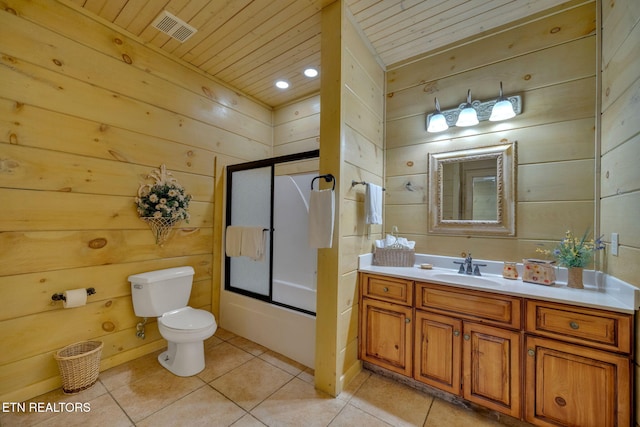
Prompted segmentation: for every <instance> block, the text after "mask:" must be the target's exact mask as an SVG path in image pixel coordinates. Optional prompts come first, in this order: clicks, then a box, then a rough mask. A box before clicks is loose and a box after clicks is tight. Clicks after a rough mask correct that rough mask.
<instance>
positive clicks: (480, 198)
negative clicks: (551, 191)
mask: <svg viewBox="0 0 640 427" xmlns="http://www.w3.org/2000/svg"><path fill="white" fill-rule="evenodd" d="M515 152H516V144H515V142H513V143H508V144H502V145H495V146H490V147H480V148H470V149H466V150H458V151H449V152H445V153H430V154H429V232H430V233H435V234H460V235H474V234H480V235H501V236H505V235H506V236H513V235H515V231H516V230H515V188H516V183H515V178H516V176H515V170H516V155H515Z"/></svg>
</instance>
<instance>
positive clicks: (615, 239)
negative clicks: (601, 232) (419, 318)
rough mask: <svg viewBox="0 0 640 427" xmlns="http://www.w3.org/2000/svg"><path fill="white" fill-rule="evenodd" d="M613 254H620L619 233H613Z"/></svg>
mask: <svg viewBox="0 0 640 427" xmlns="http://www.w3.org/2000/svg"><path fill="white" fill-rule="evenodd" d="M611 255H613V256H618V233H611Z"/></svg>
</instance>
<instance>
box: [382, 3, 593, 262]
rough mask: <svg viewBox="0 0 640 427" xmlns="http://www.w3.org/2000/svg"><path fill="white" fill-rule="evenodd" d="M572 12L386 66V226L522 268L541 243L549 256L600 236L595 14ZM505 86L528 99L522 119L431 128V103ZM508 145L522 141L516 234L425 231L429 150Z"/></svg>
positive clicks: (576, 8) (422, 246)
mask: <svg viewBox="0 0 640 427" xmlns="http://www.w3.org/2000/svg"><path fill="white" fill-rule="evenodd" d="M570 6H571V7H567V6H564V8H565V9H560V10H555V11H554V13H553V14H550V15H548V16H541V15H537V16H535V19H534V18H531V19H528V20H526V21H523V22H519V23H518V25H517V26H511V27H509V28H503V29H502V30H501V31H496V32H491V33H490V34H486V35H485V36H484V37H482V38H479V39H476V40H471V41H468V42H466V43H463V44H461V45H457V46H452V47H450V48H449V49H447V50H444V51H442V52H437V53H433V54H432V55H430V56H428V57H425V58H423V59H420V60H417V61H415V62H413V63H410V64H408V65H404V66H402V67H399V68H397V69H393V68H391V69H389V70H388V73H387V92H386V95H387V109H386V126H387V127H386V187H387V195H386V199H385V200H386V203H385V221H384V222H385V224H384V226H385V230H387V231H389V230H391V227H392V226H394V225H397V226H398V228H399V230H400V234H401V235H403V236H406V237H408V238H409V239H411V240H416V242H417V243H416V250H417V251H419V252H426V253H433V254H439V255H448V256H459V255H460V253H461V252H463V251H465V252H466V251H471V252H472V253H473V254H474V256H475V257H477V258H483V259H491V260H505V261H521V260H522V258H524V257H536V256H537V257H539V255H536V253H535V248H536V246H537V245H539V244H543V245H545V246H546V247H547V248H552V247H553V246H554V245H555V242H554V241H557V240H559V239H561V238H562V237H563V235H564V232H565V231H566V230H567V229H573V230H576V232H577V233H582V232H583V231H584V230H585V229H587V228H591V229H593V227H594V208H595V203H594V171H595V160H594V159H595V157H594V152H595V143H594V141H595V138H594V124H595V116H594V114H595V108H596V96H595V94H596V77H595V75H596V68H595V67H596V57H595V52H596V36H595V28H596V19H595V17H596V15H595V11H596V8H595V2H594V1H585V2H573V3H571V5H570ZM500 81H502V82H503V85H504V89H505V94H506V95H510V94H519V95H521V96H522V99H523V104H524V107H523V113H522V114H521V115H519V116H517V117H516V118H514V119H511V120H509V121H507V122H501V123H491V122H481V123H480V124H479V125H478V126H475V127H472V128H455V127H454V128H450V129H449V130H448V131H445V132H442V133H436V134H429V133H427V132H426V127H425V118H426V114H428V113H429V112H432V111H433V110H434V109H435V107H434V97H436V96H437V97H438V100H439V101H440V105H441V106H442V108H443V109H448V108H453V107H456V106H457V105H459V104H460V103H461V102H463V101H464V100H465V99H466V94H467V89H471V92H472V95H473V96H472V97H473V99H480V100H483V101H485V100H491V99H495V98H496V97H497V94H498V89H499V82H500ZM504 140H507V141H517V161H518V166H517V177H518V178H517V205H516V212H517V213H516V217H517V219H516V222H517V224H516V236H515V237H468V236H439V235H435V234H428V233H427V212H428V208H427V200H428V186H427V157H428V153H430V152H444V151H450V150H457V149H461V148H463V147H468V146H469V145H470V144H475V145H476V146H477V145H480V146H482V145H484V146H488V145H497V144H499V143H500V142H501V141H504ZM408 182H411V184H412V187H413V189H414V191H407V190H406V188H405V185H406V184H407V183H408Z"/></svg>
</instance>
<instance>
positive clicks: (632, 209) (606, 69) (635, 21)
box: [600, 0, 640, 426]
mask: <svg viewBox="0 0 640 427" xmlns="http://www.w3.org/2000/svg"><path fill="white" fill-rule="evenodd" d="M601 5H602V21H601V22H602V65H601V67H602V106H601V113H602V116H601V117H602V124H601V129H602V148H601V153H602V157H601V173H600V183H601V192H600V197H601V199H600V205H601V212H600V226H601V231H602V233H603V234H604V236H605V239H606V240H607V241H608V242H609V243H610V236H611V233H612V232H615V233H619V243H620V246H619V248H618V255H617V256H614V255H613V254H612V253H611V250H610V249H611V246H609V247H608V248H607V252H606V257H605V262H604V268H603V270H604V271H606V272H607V273H609V274H611V275H613V276H616V277H618V278H620V279H622V280H624V281H626V282H628V283H632V284H634V285H635V286H637V287H640V277H639V275H638V271H639V270H638V265H640V226H638V213H639V212H640V168H638V159H640V121H639V120H638V110H639V109H640V43H639V42H638V41H639V40H640V2H638V1H636V0H618V1H616V2H601ZM636 314H637V313H636ZM639 331H640V326H639V324H638V319H636V335H635V342H636V351H635V354H636V357H635V359H634V375H635V383H636V384H640V363H638V355H639V354H640V332H639ZM637 390H638V389H637V388H636V393H635V395H634V396H635V397H634V414H635V425H636V426H638V425H640V416H639V414H638V411H639V409H638V408H640V393H639V392H638V391H637Z"/></svg>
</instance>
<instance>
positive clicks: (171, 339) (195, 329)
mask: <svg viewBox="0 0 640 427" xmlns="http://www.w3.org/2000/svg"><path fill="white" fill-rule="evenodd" d="M193 274H194V270H193V268H192V267H189V266H185V267H176V268H167V269H165V270H156V271H149V272H146V273H140V274H134V275H131V276H129V279H128V280H129V282H131V298H132V299H133V310H134V312H135V314H136V316H139V317H157V318H158V329H159V330H160V335H162V337H163V338H164V339H166V340H167V341H168V343H169V345H168V348H167V351H165V352H163V353H162V354H160V355H159V356H158V361H159V362H160V364H161V365H162V366H164V367H165V368H167V369H168V370H169V371H170V372H172V373H174V374H175V375H178V376H180V377H190V376H192V375H195V374H197V373H198V372H200V371H202V370H203V369H204V340H206V339H207V338H209V337H211V336H212V335H213V334H214V333H215V332H216V329H217V328H218V325H217V324H216V319H215V317H214V316H213V314H211V313H210V312H208V311H206V310H198V309H195V308H191V307H189V306H187V303H188V302H189V295H190V294H191V284H192V282H193Z"/></svg>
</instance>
